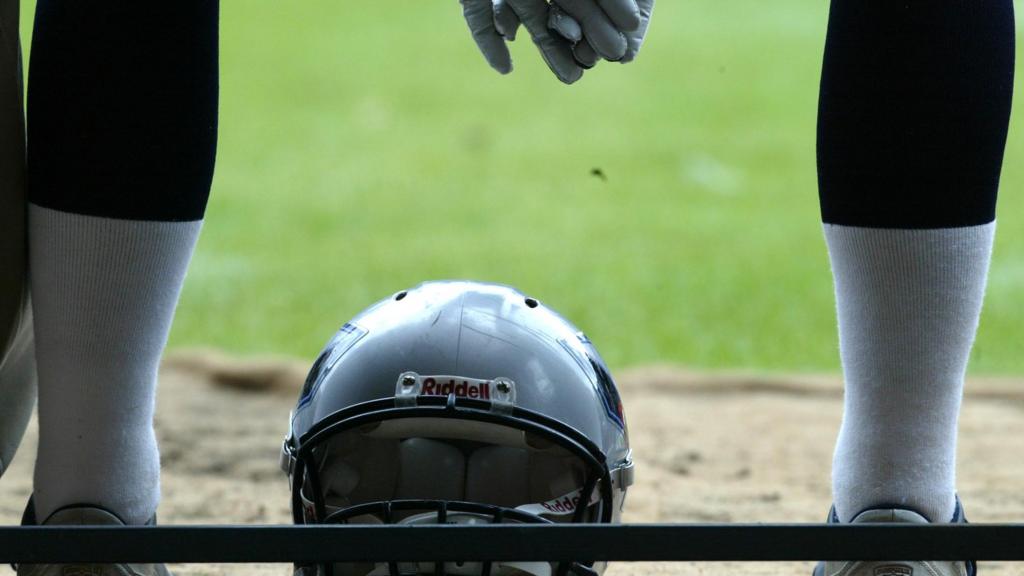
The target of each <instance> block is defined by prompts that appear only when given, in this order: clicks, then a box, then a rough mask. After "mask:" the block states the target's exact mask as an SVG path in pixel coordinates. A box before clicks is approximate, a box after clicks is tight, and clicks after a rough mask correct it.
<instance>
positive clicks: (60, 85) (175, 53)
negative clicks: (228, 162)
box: [28, 0, 218, 221]
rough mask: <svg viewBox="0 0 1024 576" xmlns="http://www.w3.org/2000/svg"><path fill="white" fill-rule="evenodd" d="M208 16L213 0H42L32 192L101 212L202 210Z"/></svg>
mask: <svg viewBox="0 0 1024 576" xmlns="http://www.w3.org/2000/svg"><path fill="white" fill-rule="evenodd" d="M217 25H218V1H217V0H173V1H169V2H146V1H139V0H39V2H38V4H37V7H36V20H35V31H34V34H33V38H32V59H31V65H30V69H29V88H28V189H29V200H30V201H31V202H33V203H34V204H37V205H40V206H44V207H47V208H52V209H56V210H61V211H65V212H73V213H77V214H89V215H94V216H104V217H109V218H119V219H132V220H161V221H188V220H197V219H200V218H202V217H203V213H204V211H205V208H206V201H207V197H208V196H209V191H210V183H211V180H212V177H213V164H214V156H215V149H216V141H217Z"/></svg>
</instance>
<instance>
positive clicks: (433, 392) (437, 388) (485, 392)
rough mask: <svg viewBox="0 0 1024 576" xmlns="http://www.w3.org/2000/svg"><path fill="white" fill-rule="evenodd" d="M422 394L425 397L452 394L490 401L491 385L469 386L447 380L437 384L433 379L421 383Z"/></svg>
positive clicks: (465, 382)
mask: <svg viewBox="0 0 1024 576" xmlns="http://www.w3.org/2000/svg"><path fill="white" fill-rule="evenodd" d="M423 394H425V395H427V396H447V395H449V394H454V395H456V396H458V397H460V398H480V399H482V400H490V399H491V383H490V382H478V383H476V384H470V383H469V382H467V381H465V380H458V381H456V380H455V379H449V380H448V381H447V382H438V381H437V380H435V379H433V378H427V379H426V380H424V381H423Z"/></svg>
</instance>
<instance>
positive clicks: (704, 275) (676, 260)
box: [24, 0, 1024, 373]
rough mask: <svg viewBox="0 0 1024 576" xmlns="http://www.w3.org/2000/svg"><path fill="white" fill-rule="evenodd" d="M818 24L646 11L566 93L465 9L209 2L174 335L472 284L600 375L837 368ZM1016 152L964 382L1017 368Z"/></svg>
mask: <svg viewBox="0 0 1024 576" xmlns="http://www.w3.org/2000/svg"><path fill="white" fill-rule="evenodd" d="M24 9H25V11H26V13H28V12H30V9H29V6H25V7H24ZM827 9H828V3H827V2H825V1H822V2H805V1H798V0H775V1H773V2H756V1H753V0H740V1H737V2H721V1H720V0H661V1H660V2H659V5H658V7H657V11H656V13H655V18H654V21H653V24H652V28H651V31H650V34H649V37H648V44H647V46H646V47H645V48H644V51H643V53H642V54H641V57H640V59H639V60H638V61H637V62H636V63H635V64H631V65H629V66H620V65H614V64H605V65H603V66H599V67H598V68H597V69H595V70H593V71H591V72H589V73H588V74H587V75H586V76H585V77H584V79H583V80H582V81H581V82H580V83H579V84H577V85H575V86H572V87H566V86H563V85H561V84H559V83H558V82H557V81H556V80H555V79H554V77H553V76H551V75H550V74H549V73H548V71H547V69H546V68H545V67H544V65H543V63H542V62H541V60H540V59H539V57H538V56H537V54H536V53H535V50H534V48H533V46H532V45H531V44H530V42H529V40H528V37H527V35H526V34H525V32H523V33H522V34H521V36H520V39H519V40H518V41H517V42H516V45H515V46H514V57H515V59H516V65H517V70H516V72H514V73H513V74H512V75H511V76H508V77H501V76H499V75H497V74H496V73H494V72H492V71H491V70H490V69H489V68H488V67H487V66H486V64H485V63H484V61H483V59H482V58H481V57H480V56H479V55H478V54H477V52H476V48H475V46H474V45H473V44H472V41H471V39H470V37H469V35H468V33H467V32H466V30H465V29H464V28H465V25H464V23H463V21H462V16H461V11H460V7H459V6H458V3H457V2H456V1H455V0H435V1H431V2H410V1H402V2H398V1H389V2H337V1H329V0H307V1H304V2H286V3H281V2H241V1H226V2H224V3H223V6H222V31H223V32H222V41H221V42H222V63H221V66H222V100H221V140H220V148H219V154H218V158H219V160H218V165H217V175H216V180H215V183H214V190H213V194H212V197H211V203H210V206H209V211H208V213H207V220H206V224H205V230H204V232H203V237H202V240H201V242H200V244H199V247H198V250H197V253H196V256H195V260H194V263H193V265H192V269H191V272H190V275H189V277H188V281H187V284H186V287H185V290H184V295H183V298H182V301H181V304H180V306H179V310H178V316H177V320H176V324H175V327H174V331H173V334H172V345H173V346H186V345H214V346H218V347H223V348H226V349H229V350H232V351H237V352H243V353H265V352H274V353H285V354H296V355H301V356H306V357H312V355H313V354H315V352H316V351H317V350H318V349H319V347H320V346H321V344H322V343H323V342H324V341H325V340H326V339H327V338H328V337H329V336H330V335H331V333H332V332H333V331H334V330H335V329H336V328H337V326H338V325H340V324H341V323H342V322H344V321H345V320H346V319H348V318H349V317H350V316H351V315H353V314H354V313H355V312H357V311H358V310H360V309H361V308H363V307H364V306H366V305H367V304H369V303H371V302H372V301H374V300H376V299H377V298H380V297H383V296H386V295H388V294H390V293H392V292H395V291H397V290H400V289H402V288H404V287H408V286H410V285H413V284H415V283H417V282H419V281H421V280H424V279H437V278H463V277H464V278H476V279H483V280H490V281H498V282H504V283H509V284H513V285H516V286H518V287H520V288H522V289H523V290H525V291H528V292H529V293H530V294H532V295H534V296H536V297H538V298H539V299H541V300H543V301H545V302H546V303H548V304H549V305H551V306H553V307H555V308H556V309H558V310H560V311H562V312H563V313H565V314H566V315H567V316H568V317H569V318H571V319H573V320H574V321H575V322H576V323H577V324H578V325H579V326H580V327H581V328H583V329H584V330H586V331H587V332H588V334H589V335H590V336H591V338H592V339H593V340H594V341H595V342H596V343H597V344H598V346H599V347H600V349H601V350H602V352H603V353H604V355H605V356H606V358H607V359H608V360H609V362H610V364H612V366H613V367H623V366H625V365H633V364H638V363H647V362H655V361H670V362H679V363H685V364H688V365H692V366H697V367H706V368H750V369H765V370H800V371H821V370H824V371H833V370H837V369H838V365H839V364H838V353H837V348H838V345H837V338H836V334H835V320H834V304H833V299H832V286H831V275H830V271H829V267H828V260H827V254H826V251H825V245H824V241H823V239H822V235H821V227H820V219H819V216H818V203H817V192H816V178H815V164H814V129H815V114H816V104H817V84H818V73H819V66H820V60H821V50H822V46H823V42H824V34H825V24H826V18H827ZM28 17H29V14H26V15H25V22H26V26H27V23H28ZM1022 154H1024V125H1022V124H1021V122H1020V115H1019V114H1018V115H1017V118H1016V120H1015V122H1014V126H1013V127H1012V129H1011V135H1010V142H1009V146H1008V149H1007V155H1006V158H1007V161H1006V164H1005V169H1004V173H1003V188H1002V197H1001V203H1000V207H999V213H1000V220H1001V227H1000V230H999V235H998V244H997V248H996V252H995V257H994V262H993V268H992V275H991V278H990V282H989V292H988V299H987V301H986V307H985V313H984V317H983V319H982V327H981V332H980V334H979V337H978V341H977V345H976V347H975V350H974V358H973V364H972V370H973V371H974V372H986V373H988V372H1000V373H1020V372H1022V371H1024V354H1022V352H1024V346H1022V336H1024V305H1022V303H1024V221H1022V220H1018V218H1017V215H1018V214H1020V213H1021V211H1022V208H1024V190H1022V188H1024V168H1022V166H1024V163H1021V162H1020V161H1019V159H1020V158H1021V157H1022ZM169 161H173V160H172V159H169ZM594 168H599V169H600V170H601V171H603V173H604V174H605V175H606V176H607V181H604V180H602V179H600V178H598V177H595V176H594V175H592V174H591V172H592V170H593V169H594Z"/></svg>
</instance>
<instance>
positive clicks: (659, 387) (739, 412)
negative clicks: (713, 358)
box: [0, 350, 1024, 576]
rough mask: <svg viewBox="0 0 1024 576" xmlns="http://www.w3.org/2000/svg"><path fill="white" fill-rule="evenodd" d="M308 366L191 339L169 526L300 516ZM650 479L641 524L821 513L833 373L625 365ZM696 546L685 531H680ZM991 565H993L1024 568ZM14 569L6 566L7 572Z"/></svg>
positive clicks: (14, 478)
mask: <svg viewBox="0 0 1024 576" xmlns="http://www.w3.org/2000/svg"><path fill="white" fill-rule="evenodd" d="M306 369H307V366H306V364H305V362H303V361H297V360H292V359H260V360H252V359H235V358H230V357H226V356H223V355H221V354H219V353H216V352H211V351H202V350H191V351H177V352H175V353H173V354H171V355H170V356H169V358H168V359H167V361H166V362H165V364H164V367H163V370H162V373H161V385H160V395H159V406H158V410H157V422H156V425H157V431H158V434H159V437H160V442H161V453H162V462H163V470H164V473H163V503H162V504H161V507H160V512H159V517H160V522H161V524H211V523H225V524H226V523H237V524H271V523H287V522H289V521H290V515H289V511H288V490H287V481H286V479H285V477H284V475H283V474H282V473H281V472H280V471H279V469H278V466H277V463H278V451H279V449H280V443H281V440H282V438H283V436H284V434H285V431H286V428H287V418H288V411H289V410H290V408H291V407H292V404H293V403H294V401H295V399H296V396H297V393H298V388H299V385H300V383H301V381H302V379H303V377H304V375H305V371H306ZM617 381H618V383H619V387H620V389H621V392H622V395H623V400H624V403H625V406H626V414H627V420H628V422H629V425H630V434H631V442H632V446H633V451H634V456H635V460H636V463H637V476H636V477H637V482H636V484H635V485H634V487H633V488H631V490H630V493H629V498H628V500H627V506H626V508H627V513H626V517H625V518H626V521H627V522H821V521H823V520H824V518H825V515H826V513H827V511H828V507H829V504H830V492H829V467H830V463H831V452H832V446H833V442H834V440H835V434H836V432H837V430H838V425H839V419H840V415H841V408H842V388H841V384H840V382H839V380H838V378H836V377H834V376H822V377H817V376H796V377H786V376H772V377H764V376H758V375H754V374H744V373H735V374H721V373H718V374H701V373H696V372H691V371H687V370H685V369H681V368H678V367H670V366H653V367H644V368H637V369H632V370H626V371H623V372H621V373H619V374H617ZM35 443H36V434H35V430H34V426H33V429H32V430H30V432H29V434H28V437H27V438H26V441H25V443H24V444H23V446H22V449H21V451H20V453H19V455H18V457H17V458H16V459H15V461H14V463H13V465H12V468H11V469H10V470H9V471H8V472H7V474H6V475H5V476H4V478H3V480H2V482H0V488H2V490H0V523H3V524H16V523H17V522H18V520H19V519H20V515H21V511H22V508H23V506H24V503H25V501H26V499H27V497H28V494H29V491H30V489H31V470H32V464H33V455H34V453H35ZM1021 454H1024V380H1016V379H972V380H970V381H969V382H968V384H967V387H966V399H965V402H964V407H963V412H962V416H961V422H960V445H959V491H960V494H961V496H962V498H963V500H964V503H965V507H966V511H967V514H968V517H969V518H970V519H971V520H972V521H974V522H1019V521H1022V519H1024V490H1021V487H1024V459H1019V457H1020V455H1021ZM680 545H685V543H680ZM172 568H173V570H174V571H175V572H176V573H177V574H179V575H181V576H192V575H199V574H211V575H243V574H245V575H247V576H259V575H264V574H266V575H269V574H275V575H279V576H284V575H286V574H290V573H291V572H290V565H282V564H276V565H188V566H186V565H178V566H173V567H172ZM810 568H811V564H810V563H803V562H794V563H724V562H720V563H675V564H673V563H640V564H613V565H612V567H611V568H610V569H609V572H608V574H609V575H610V576H632V575H638V576H639V575H641V574H644V575H650V574H671V575H683V574H687V575H691V574H692V575H703V574H708V575H712V574H713V575H718V574H728V575H730V576H735V575H766V576H767V575H772V576H774V575H783V574H786V575H789V574H799V575H807V574H809V573H810ZM1021 569H1022V568H1021V567H1020V566H1014V565H1013V564H1009V563H983V565H982V573H983V574H986V575H989V574H992V575H1009V574H1016V573H1019V572H1020V571H1021ZM4 570H5V569H4V568H0V573H2V572H3V571H4Z"/></svg>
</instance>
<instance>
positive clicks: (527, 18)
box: [459, 0, 633, 84]
mask: <svg viewBox="0 0 1024 576" xmlns="http://www.w3.org/2000/svg"><path fill="white" fill-rule="evenodd" d="M459 1H460V3H461V4H462V13H463V15H464V16H465V17H466V23H467V24H469V30H470V32H472V33H473V39H474V40H476V44H477V46H479V48H480V51H481V52H483V55H484V58H486V59H487V62H488V63H489V64H490V65H491V67H492V68H494V69H495V70H497V71H498V72H501V73H502V74H508V73H509V72H511V71H512V57H511V56H510V55H509V52H508V46H507V45H506V44H505V42H506V41H508V42H511V41H513V40H515V37H516V31H517V30H518V28H519V24H520V23H522V24H523V25H524V26H526V29H527V31H529V33H530V36H531V37H532V38H533V42H534V44H536V45H537V48H538V49H539V50H540V54H541V56H542V57H543V58H544V61H545V62H547V64H548V68H551V71H552V72H554V73H555V76H557V77H558V79H559V80H561V81H562V82H565V83H566V84H572V83H573V82H575V81H577V80H579V79H580V77H582V76H583V68H581V67H580V65H579V63H577V62H576V59H575V58H574V57H573V43H572V42H570V41H569V40H566V39H565V38H563V37H562V36H561V35H560V34H556V33H555V32H554V31H552V30H550V29H549V28H548V21H549V17H550V8H551V7H550V5H549V4H548V2H547V0H459ZM587 1H588V2H593V1H594V0H587ZM603 1H608V0H603ZM618 1H622V0H618ZM625 1H627V2H632V1H633V0H625Z"/></svg>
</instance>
